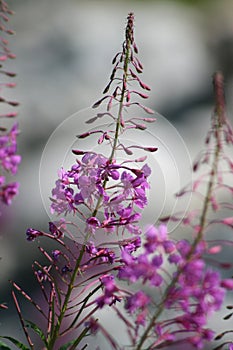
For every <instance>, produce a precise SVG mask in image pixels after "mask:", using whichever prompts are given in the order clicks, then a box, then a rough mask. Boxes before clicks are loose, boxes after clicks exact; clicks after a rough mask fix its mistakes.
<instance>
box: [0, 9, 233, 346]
mask: <svg viewBox="0 0 233 350" xmlns="http://www.w3.org/2000/svg"><path fill="white" fill-rule="evenodd" d="M1 3H2V4H3V2H1ZM137 55H138V48H137V45H136V43H135V40H134V15H133V13H129V15H128V17H127V26H126V30H125V40H124V42H123V45H122V50H121V51H120V52H118V53H117V54H116V56H115V57H114V59H113V61H112V63H113V65H114V67H113V71H112V73H111V76H110V81H109V83H108V85H107V86H106V88H105V89H104V97H102V98H101V99H99V100H98V101H97V102H96V103H94V105H93V108H94V109H96V108H98V107H99V106H100V105H103V104H104V103H105V104H106V111H105V112H104V113H97V114H96V116H94V117H93V118H91V119H90V120H88V121H87V124H91V123H94V122H96V121H97V120H98V119H99V118H101V117H102V116H105V117H107V118H109V120H110V123H109V125H110V126H109V127H108V128H107V129H99V127H97V128H96V129H95V130H93V129H92V130H91V131H87V132H85V133H83V134H81V135H79V136H78V138H79V139H80V140H82V139H84V138H88V137H93V136H96V135H98V139H97V145H100V144H103V143H104V144H105V146H106V149H107V150H108V155H104V154H102V153H98V152H93V151H92V150H88V151H85V150H82V149H81V150H80V149H75V150H73V154H74V155H75V156H76V157H77V158H76V160H75V161H74V164H73V166H72V167H71V168H70V169H68V170H65V169H63V168H62V169H61V170H60V172H59V178H58V180H57V181H56V184H55V187H54V189H53V190H52V197H51V202H52V203H51V211H52V213H56V214H57V215H58V216H60V215H63V216H64V217H65V218H60V219H59V220H58V221H56V222H50V223H49V228H48V232H44V231H41V230H37V229H34V228H29V229H28V230H27V232H26V236H27V240H28V241H30V242H32V241H36V240H37V239H38V238H40V240H42V239H43V238H46V239H50V240H52V241H53V242H54V243H55V247H54V249H53V250H52V251H48V250H47V249H46V248H44V247H41V246H40V247H39V250H40V252H41V254H42V256H43V257H44V258H45V259H46V261H47V263H46V264H43V265H42V264H41V263H39V262H38V261H35V263H34V264H33V273H34V275H35V278H36V281H37V283H38V284H39V286H40V289H41V292H42V295H43V298H44V301H45V303H42V304H40V303H39V302H36V301H34V300H33V299H32V298H31V296H30V295H29V294H28V293H27V292H26V291H24V290H22V288H21V287H20V286H19V285H18V284H17V283H16V282H12V286H13V291H12V296H13V300H14V303H15V306H16V310H17V312H18V315H19V319H20V322H21V325H22V328H23V330H24V334H25V337H26V340H27V343H28V345H24V344H22V343H21V342H19V341H17V340H15V339H14V338H12V337H2V338H5V339H8V340H9V341H11V342H12V343H14V344H15V345H16V347H18V348H21V349H25V350H28V349H36V346H35V345H34V343H33V340H32V336H31V333H30V331H29V329H30V330H31V331H32V332H33V331H34V333H35V334H36V335H37V336H39V338H40V340H41V342H42V343H43V346H44V347H45V348H46V349H48V350H52V349H58V348H59V349H60V350H62V349H63V350H64V349H70V350H72V349H73V350H74V349H86V348H87V347H88V342H86V337H87V336H88V335H89V336H90V333H91V334H93V335H95V334H96V333H98V332H99V333H102V335H103V336H104V337H105V338H106V340H107V341H108V343H109V348H110V349H122V350H123V349H126V347H130V348H132V349H134V350H142V349H162V348H170V347H172V346H176V345H178V346H180V345H181V346H182V345H185V346H186V348H187V347H188V348H189V349H190V348H196V349H203V348H204V347H205V344H206V343H208V342H210V341H211V340H213V338H214V335H215V331H214V330H213V329H211V328H209V326H208V320H209V318H210V317H212V316H213V315H217V314H216V312H217V311H219V310H220V309H221V308H222V306H223V302H224V300H225V297H226V293H227V292H228V291H231V290H233V280H232V278H231V276H228V277H227V278H223V277H222V275H221V270H216V269H215V268H214V264H212V265H213V266H211V261H212V260H211V259H212V256H213V255H215V256H216V255H217V254H218V253H219V251H220V250H221V248H224V244H232V242H230V241H227V242H226V241H221V240H219V241H218V242H216V240H211V239H207V233H208V236H209V235H210V233H211V232H210V231H211V227H212V226H213V225H215V226H216V225H226V226H227V227H229V228H230V229H232V217H226V218H222V217H220V218H218V217H217V213H218V212H219V211H220V209H221V208H224V207H225V206H226V203H225V202H221V201H219V200H218V197H217V193H218V192H219V191H220V190H221V189H227V191H229V192H230V193H231V194H232V190H233V189H232V187H231V186H230V185H227V184H225V182H224V174H225V173H226V172H231V171H232V160H231V159H230V158H229V157H228V156H226V153H225V148H226V147H230V146H232V143H233V133H232V129H231V126H230V124H229V122H228V120H227V117H226V113H225V103H224V98H223V76H222V74H221V73H216V74H215V75H214V91H215V101H216V102H215V103H216V105H215V109H214V112H213V115H212V124H211V129H210V131H209V133H208V135H207V139H206V142H205V147H206V148H205V150H204V152H202V153H201V156H200V157H198V158H197V159H196V160H195V162H194V166H193V170H194V173H198V172H199V171H200V172H201V170H202V165H203V164H205V165H206V164H207V165H208V171H207V172H206V173H205V174H203V173H201V174H200V175H199V173H198V175H197V179H196V180H195V181H194V186H193V187H192V185H190V186H191V187H190V186H187V187H185V188H184V189H182V190H181V191H180V192H179V193H178V194H177V197H182V196H184V195H185V194H186V193H187V192H190V191H191V192H193V194H194V195H195V194H198V195H200V196H201V197H202V202H201V205H200V208H198V210H196V211H195V212H189V213H188V214H187V215H186V216H185V217H184V218H182V225H183V226H184V227H185V228H188V229H189V231H190V232H191V235H190V236H186V237H185V238H184V239H179V240H177V239H175V237H171V236H170V234H169V232H168V229H167V226H166V221H168V220H174V221H176V220H179V219H180V218H179V215H178V214H173V215H171V216H168V217H167V218H164V217H163V218H160V224H159V225H157V226H155V225H153V224H152V223H148V226H147V227H145V228H141V226H140V220H141V216H142V212H143V209H144V208H145V207H146V206H147V203H148V202H147V196H148V192H149V190H150V174H151V171H153V169H151V168H150V167H149V166H148V164H147V163H146V160H147V158H146V156H145V155H144V154H143V156H142V157H138V158H135V156H134V150H135V149H140V150H141V151H143V152H149V153H150V152H156V151H157V147H156V145H145V146H141V145H137V144H132V145H127V144H125V142H124V138H123V137H122V135H123V134H124V133H125V132H127V130H128V129H135V132H136V131H138V132H143V131H144V130H145V129H146V128H147V123H150V122H154V121H155V119H154V118H152V117H142V118H141V117H133V118H129V119H127V118H126V115H127V113H126V111H128V109H129V108H131V107H132V106H137V107H138V109H139V112H140V111H143V112H146V113H148V114H152V113H153V111H152V110H151V109H150V108H148V107H146V106H144V105H142V104H141V103H140V102H138V101H137V98H142V99H147V98H148V95H147V94H145V93H144V92H142V90H146V91H149V90H150V88H149V86H148V85H146V84H145V83H144V82H143V81H142V80H141V78H140V77H139V76H140V74H141V73H142V72H143V66H142V63H141V62H140V60H139V59H138V56H137ZM110 90H111V92H110ZM135 99H136V100H135ZM115 106H117V111H116V110H115ZM139 112H138V113H139ZM12 134H14V135H12V136H11V137H12V139H14V137H15V133H14V132H12ZM122 154H124V155H126V157H127V160H124V161H122V160H121V157H120V155H122ZM18 161H19V159H18V158H17V157H16V158H14V156H12V157H10V158H9V159H8V161H4V163H2V164H3V166H5V168H8V169H10V170H11V171H12V172H14V171H15V167H17V164H18ZM138 163H142V165H141V166H138ZM222 163H224V166H225V168H224V170H223V168H222V165H223V164H222ZM220 164H221V167H220ZM199 184H201V185H202V186H203V185H206V186H205V190H204V192H203V193H199ZM12 191H13V189H12ZM6 198H8V199H6V200H8V201H9V198H11V197H10V194H9V195H8V197H7V195H6ZM227 207H228V209H229V208H230V209H231V210H232V206H229V205H227ZM211 210H212V211H213V212H214V213H215V218H214V219H211V218H210V217H209V212H210V211H211ZM68 213H72V214H73V215H74V217H76V216H79V217H81V219H82V221H83V222H84V229H83V230H82V228H80V227H79V226H78V225H76V224H75V222H73V221H68V220H66V215H67V214H68ZM73 231H75V233H78V234H79V235H80V237H82V238H83V241H82V244H78V243H77V242H76V241H75V239H74V238H73ZM187 231H188V230H187ZM65 236H68V237H69V238H67V237H65ZM97 236H101V237H102V240H103V242H102V243H101V244H99V243H98V244H96V243H95V242H96V237H97ZM107 236H108V242H105V240H104V237H107ZM109 237H110V240H109ZM216 262H218V261H216ZM216 262H215V263H216ZM219 265H220V266H221V263H219ZM222 266H223V267H227V263H226V264H225V265H224V264H222ZM17 293H18V294H19V295H21V296H22V297H24V298H25V299H26V300H27V301H29V303H30V305H31V306H32V307H34V309H35V310H36V311H37V312H38V313H39V315H40V316H41V318H42V320H43V321H42V322H41V325H37V324H35V323H34V322H32V321H26V320H25V319H24V317H23V313H22V311H21V308H20V305H19V300H18V299H19V297H18V296H17ZM104 308H108V310H109V313H111V314H112V315H113V314H114V315H116V317H117V319H118V321H120V322H122V323H123V325H124V328H125V333H126V334H127V336H128V344H122V343H121V339H120V337H118V335H117V334H116V337H114V336H113V335H112V334H110V333H109V332H108V331H107V329H106V327H105V326H104V325H103V324H101V322H99V320H98V318H99V315H100V313H101V310H102V309H104ZM231 308H232V307H231V306H229V307H228V309H231ZM231 316H232V313H231V314H229V315H228V316H226V318H230V317H231ZM216 317H217V316H216ZM230 332H231V331H227V332H224V333H222V334H220V335H218V336H217V337H216V339H217V340H219V339H221V338H222V337H223V336H224V335H225V334H226V333H230ZM225 345H226V346H228V345H229V347H228V349H231V348H232V342H231V341H227V342H225V343H223V344H220V345H218V347H217V348H216V349H222V348H224V346H225ZM4 346H5V349H9V348H8V347H7V345H4Z"/></svg>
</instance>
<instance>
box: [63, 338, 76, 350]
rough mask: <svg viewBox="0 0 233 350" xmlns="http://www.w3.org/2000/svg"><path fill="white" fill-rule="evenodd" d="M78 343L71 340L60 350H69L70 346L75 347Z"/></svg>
mask: <svg viewBox="0 0 233 350" xmlns="http://www.w3.org/2000/svg"><path fill="white" fill-rule="evenodd" d="M75 342H76V339H75V340H71V341H69V342H68V343H66V344H64V345H62V346H61V347H60V348H59V350H67V349H68V348H69V346H70V345H73V344H74V343H75Z"/></svg>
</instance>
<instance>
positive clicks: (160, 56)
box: [0, 0, 233, 349]
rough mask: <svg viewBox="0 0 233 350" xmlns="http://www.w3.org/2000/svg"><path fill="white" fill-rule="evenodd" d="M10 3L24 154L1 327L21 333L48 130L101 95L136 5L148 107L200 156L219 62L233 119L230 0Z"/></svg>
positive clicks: (2, 286)
mask: <svg viewBox="0 0 233 350" xmlns="http://www.w3.org/2000/svg"><path fill="white" fill-rule="evenodd" d="M8 3H9V6H10V8H11V9H12V10H14V11H15V15H14V16H13V17H12V18H11V27H12V29H14V30H15V31H16V36H15V37H12V38H10V39H11V41H10V47H11V48H12V51H13V52H14V53H15V54H16V55H17V59H16V60H15V61H14V62H12V63H11V66H12V70H13V71H16V72H17V78H16V81H17V87H16V89H14V90H12V92H11V94H12V96H14V99H16V100H18V101H19V102H20V104H21V106H20V116H19V118H18V120H19V125H20V130H21V135H20V138H19V152H20V154H21V155H22V156H23V160H22V164H21V166H20V171H19V174H18V179H19V181H20V183H21V187H20V195H19V196H18V198H17V199H16V200H15V201H14V204H13V205H12V206H11V207H9V208H3V210H4V212H3V215H2V217H1V219H0V220H1V225H0V256H1V261H0V264H1V269H0V302H3V301H6V302H8V303H9V307H10V310H9V311H8V312H1V314H0V334H3V333H7V334H11V335H14V336H21V335H22V332H21V330H20V326H19V324H18V323H17V320H16V317H15V316H12V315H14V307H13V306H12V303H11V300H10V298H9V282H8V281H9V280H17V281H18V282H19V284H21V285H23V286H27V288H28V287H29V286H30V285H31V284H30V283H31V264H32V262H33V259H34V258H35V257H36V256H37V255H38V252H37V247H36V244H34V245H33V244H30V243H29V242H27V241H26V240H25V231H26V229H27V228H28V227H34V228H38V229H42V230H43V229H44V230H46V229H47V223H48V221H49V217H48V215H47V213H46V210H45V208H44V205H43V201H42V198H41V194H40V188H39V167H40V159H41V156H42V153H43V150H44V147H45V145H46V142H47V140H48V139H49V137H50V135H51V134H52V132H53V131H54V130H55V129H56V127H57V126H58V125H60V123H62V121H63V120H65V119H66V118H67V117H69V116H70V115H72V114H73V113H76V112H77V111H79V110H81V109H83V108H87V107H90V106H91V105H92V104H93V102H95V101H96V100H97V99H99V98H100V97H101V93H102V91H103V88H104V87H105V86H106V84H107V83H108V79H109V76H110V73H111V69H112V66H111V60H112V58H113V56H114V55H115V53H116V52H118V51H119V50H120V49H121V44H122V41H123V40H124V29H125V24H126V17H127V14H128V12H130V11H133V12H134V13H135V19H136V24H135V39H136V43H137V46H138V47H139V57H140V59H141V61H142V63H143V64H144V73H143V81H145V82H146V83H147V84H148V85H150V86H151V89H152V91H151V93H150V99H149V100H148V103H149V107H151V108H153V109H155V110H156V111H157V112H159V113H160V114H162V115H163V116H165V118H167V120H168V121H169V122H171V123H172V125H173V126H174V127H175V128H176V129H177V131H178V132H179V134H180V135H181V137H182V138H183V140H184V142H185V144H186V146H187V148H188V151H189V152H190V154H191V157H193V156H194V155H195V154H196V153H197V151H198V150H199V149H200V148H201V147H202V145H203V138H204V136H205V134H206V131H207V130H208V128H209V122H210V117H211V111H212V109H213V103H214V100H213V93H212V75H213V73H214V72H215V71H216V70H221V71H222V72H223V73H224V75H225V89H226V100H227V108H228V115H229V117H230V119H231V120H232V117H231V116H232V109H233V99H232V95H233V1H232V0H221V1H219V0H209V1H208V0H199V1H198V0H192V1H191V0H190V1H188V0H186V1H185V0H183V1H181V0H180V1H178V0H173V1H166V0H160V1H159V0H158V1H156V0H151V1H149V0H137V1H136V0H135V1H127V0H124V1H123V0H122V1H120V0H118V1H111V0H108V1H98V0H97V1H94V0H93V1H88V0H87V1H79V0H65V1H64V0H40V1H37V0H12V1H8ZM75 132H76V134H78V133H79V130H77V131H75ZM61 142H62V140H61ZM56 152H57V150H56V149H55V150H54V154H55V155H56ZM51 166H52V165H51ZM48 195H49V194H48ZM12 329H14V330H15V331H14V333H13V334H12ZM101 349H102V348H101ZM103 349H104V348H103ZM106 349H107V348H106Z"/></svg>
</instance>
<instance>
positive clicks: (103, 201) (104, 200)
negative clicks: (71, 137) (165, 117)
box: [51, 152, 151, 234]
mask: <svg viewBox="0 0 233 350" xmlns="http://www.w3.org/2000/svg"><path fill="white" fill-rule="evenodd" d="M150 173H151V171H150V168H149V167H148V165H144V166H142V168H141V169H136V168H132V167H128V166H126V165H125V164H117V163H116V162H111V163H110V162H109V159H108V158H106V157H104V156H103V155H101V154H96V153H94V152H87V153H86V154H85V155H84V156H83V157H82V159H81V161H79V160H77V164H75V165H73V166H72V168H71V169H70V170H68V171H64V170H63V169H62V170H61V171H60V178H59V179H58V180H57V181H56V187H55V188H54V189H53V190H52V196H53V198H52V204H51V211H52V213H57V214H66V213H70V212H73V213H76V212H78V211H80V210H81V209H80V206H81V205H83V206H85V207H86V209H88V212H89V214H88V215H87V216H86V223H87V230H88V231H90V232H92V233H95V231H96V230H97V229H98V228H104V229H105V230H106V231H110V232H111V231H117V232H118V231H119V230H120V229H122V230H128V231H129V232H131V233H133V234H135V233H136V234H138V233H140V228H139V226H138V225H136V223H137V222H138V221H139V219H140V217H141V214H140V213H139V210H140V209H143V208H144V207H145V205H146V204H147V197H146V190H147V189H148V188H149V183H148V180H147V179H148V176H149V175H150ZM101 210H102V211H103V218H102V219H101V217H100V215H99V217H97V216H96V212H97V211H101Z"/></svg>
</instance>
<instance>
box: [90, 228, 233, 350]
mask: <svg viewBox="0 0 233 350" xmlns="http://www.w3.org/2000/svg"><path fill="white" fill-rule="evenodd" d="M134 243H135V241H134V240H131V241H129V242H128V244H125V245H124V246H123V247H122V249H121V259H120V262H121V266H120V267H119V268H118V274H117V277H116V278H114V276H113V275H111V276H105V278H104V280H102V279H101V282H102V284H103V288H104V290H103V295H102V296H101V297H99V298H97V300H96V302H97V305H98V306H99V307H101V308H102V307H103V306H104V304H105V305H112V304H113V303H116V301H120V300H121V298H120V297H119V295H122V294H125V292H124V291H121V288H120V287H117V285H116V281H117V279H119V280H125V281H127V282H128V283H129V284H135V283H138V282H141V286H144V288H140V289H139V290H138V291H135V292H134V293H130V295H125V310H126V311H127V312H128V313H129V314H130V315H131V316H132V317H134V319H135V325H136V332H138V327H143V328H146V327H147V322H148V317H149V313H150V308H155V307H156V308H157V309H158V315H159V314H160V312H161V310H162V309H161V310H160V311H159V307H160V306H161V305H162V308H163V309H167V310H170V313H172V314H173V317H171V314H170V317H169V318H168V319H166V318H164V317H163V319H160V320H159V321H156V322H155V324H154V327H153V332H154V336H155V335H157V344H162V343H163V342H164V341H166V342H169V341H171V342H173V341H174V340H178V339H179V340H181V339H182V341H185V342H186V341H187V342H188V343H189V344H192V345H193V346H194V347H195V348H198V349H202V348H203V347H204V343H205V341H207V340H211V339H212V338H213V336H214V332H213V331H212V330H210V329H208V328H206V326H207V321H208V318H209V316H210V315H212V314H213V313H214V312H215V311H217V310H219V309H220V307H221V306H222V303H223V300H224V297H225V292H226V290H232V289H233V280H232V279H223V280H222V279H221V277H220V274H219V273H218V272H216V271H214V270H212V269H210V268H208V267H207V266H206V264H205V262H204V260H203V258H202V256H203V254H204V253H205V252H206V251H205V245H204V244H199V246H198V247H197V248H196V250H195V251H194V252H192V254H190V252H191V249H192V246H191V244H190V243H189V242H188V241H186V240H180V241H174V240H171V239H169V237H168V234H167V228H166V226H165V225H161V226H160V227H159V228H156V227H154V226H150V227H149V228H148V229H147V231H146V233H145V242H144V244H143V247H141V249H140V250H139V252H138V253H137V254H134V252H135V251H136V250H137V249H138V248H139V245H140V243H139V242H138V243H139V244H137V245H135V244H134ZM169 264H170V267H169ZM172 266H174V267H176V268H175V270H174V268H173V271H174V272H173V273H172V274H171V271H172ZM172 281H173V282H172ZM170 283H171V284H170ZM168 285H169V286H170V287H169V288H167V286H168ZM143 289H145V290H143ZM148 290H150V293H149V294H148V292H147V291H148ZM160 294H162V295H163V298H164V300H163V302H162V304H160V306H159V304H157V306H156V303H157V299H158V297H159V295H160Z"/></svg>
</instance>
